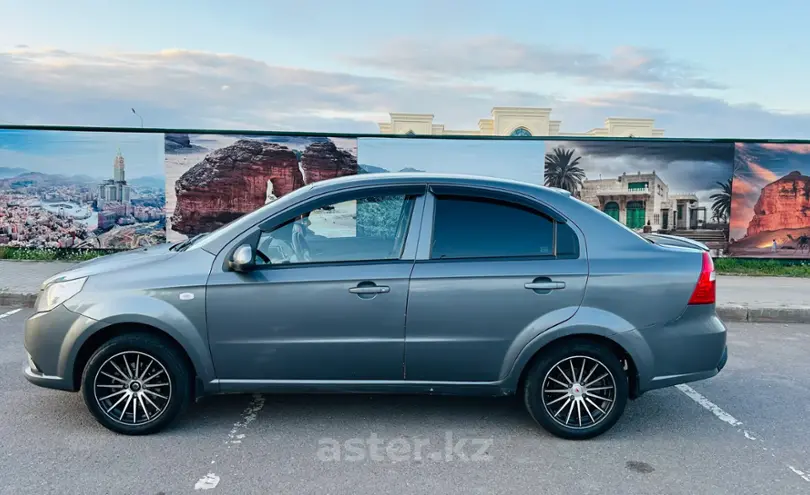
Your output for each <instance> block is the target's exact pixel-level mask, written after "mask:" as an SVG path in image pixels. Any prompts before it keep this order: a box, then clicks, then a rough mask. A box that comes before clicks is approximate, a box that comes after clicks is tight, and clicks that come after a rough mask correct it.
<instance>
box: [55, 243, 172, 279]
mask: <svg viewBox="0 0 810 495" xmlns="http://www.w3.org/2000/svg"><path fill="white" fill-rule="evenodd" d="M172 245H173V244H171V243H164V244H158V245H157V246H151V247H147V248H139V249H133V250H131V251H124V252H121V253H115V254H108V255H106V256H101V257H99V258H95V259H92V260H88V261H83V262H81V263H78V264H76V265H74V266H73V267H71V268H69V269H67V270H64V271H62V272H59V273H57V274H56V275H53V276H51V277H49V278H48V279H46V280H45V281H44V282H42V285H41V286H40V288H45V287H46V286H48V285H49V284H51V283H53V282H56V281H60V280H72V279H75V278H81V277H89V276H91V275H98V274H100V273H107V272H113V271H116V272H117V271H121V270H124V269H128V268H133V267H136V266H139V265H144V264H147V263H150V264H151V263H156V262H159V261H163V260H166V259H169V258H172V257H174V256H176V255H177V254H178V253H177V252H176V251H171V250H170V249H169V248H171V247H172Z"/></svg>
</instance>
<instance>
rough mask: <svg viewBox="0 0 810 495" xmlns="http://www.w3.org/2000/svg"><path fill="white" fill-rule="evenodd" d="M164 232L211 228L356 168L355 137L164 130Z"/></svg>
mask: <svg viewBox="0 0 810 495" xmlns="http://www.w3.org/2000/svg"><path fill="white" fill-rule="evenodd" d="M165 157H166V215H167V220H166V223H167V226H166V236H167V239H168V240H169V241H176V240H182V239H185V238H186V237H188V236H193V235H197V234H203V233H206V232H211V231H213V230H215V229H217V228H219V227H221V226H222V225H225V224H226V223H228V222H230V221H232V220H234V219H236V218H238V217H240V216H242V215H244V214H246V213H249V212H251V211H253V210H255V209H257V208H259V207H261V206H263V205H265V204H267V203H269V202H271V201H274V200H276V199H278V198H280V197H281V196H284V195H285V194H287V193H289V192H291V191H294V190H295V189H298V188H299V187H302V186H304V185H306V184H310V183H313V182H318V181H321V180H325V179H331V178H334V177H341V176H345V175H353V174H356V173H357V172H358V167H357V140H356V139H342V138H326V137H306V136H237V135H213V134H205V135H203V134H200V135H197V134H191V135H187V134H167V135H166V136H165Z"/></svg>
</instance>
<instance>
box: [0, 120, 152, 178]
mask: <svg viewBox="0 0 810 495" xmlns="http://www.w3.org/2000/svg"><path fill="white" fill-rule="evenodd" d="M119 149H120V150H121V154H122V155H123V156H124V164H125V167H126V174H127V178H128V179H135V178H138V177H143V176H162V175H163V137H162V136H160V135H157V134H124V133H99V132H45V131H16V130H14V131H12V130H0V167H6V168H24V169H27V170H29V171H31V172H41V173H47V174H64V175H77V174H81V175H89V176H91V177H97V178H102V179H106V178H112V174H113V161H114V160H115V155H116V153H117V152H118V150H119Z"/></svg>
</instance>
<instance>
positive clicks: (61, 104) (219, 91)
mask: <svg viewBox="0 0 810 495" xmlns="http://www.w3.org/2000/svg"><path fill="white" fill-rule="evenodd" d="M625 57H627V55H625ZM0 74H3V77H0V94H2V95H3V106H2V107H1V108H0V120H2V121H5V122H8V123H18V124H59V125H96V126H132V127H137V126H140V121H139V120H138V119H137V117H135V116H133V115H132V113H131V111H130V108H135V109H136V110H137V112H138V114H140V115H141V116H143V118H144V125H145V126H146V127H174V128H214V129H215V128H225V129H227V128H231V129H233V128H236V129H272V130H297V131H323V132H361V133H375V132H377V131H378V127H377V125H376V123H377V122H381V121H387V120H388V113H389V112H412V113H432V114H435V116H436V122H437V123H441V124H445V126H446V128H448V129H475V128H476V127H477V122H478V120H479V119H480V118H484V117H487V116H488V114H489V111H490V109H491V108H492V107H493V106H530V107H551V108H552V109H553V113H552V118H554V119H555V120H560V119H561V120H563V125H562V130H563V131H570V132H583V131H586V130H588V129H591V128H593V127H597V126H601V123H602V122H603V121H604V119H605V118H606V117H610V116H613V117H643V118H655V119H656V123H655V125H656V127H658V128H663V129H665V130H666V135H667V136H672V137H693V136H699V137H707V136H708V137H759V138H761V137H768V138H786V139H787V138H803V137H806V129H808V128H810V115H807V114H793V115H782V114H778V113H774V112H769V111H768V110H767V109H764V108H762V107H760V106H757V105H731V104H729V103H727V102H725V101H723V100H720V99H717V98H710V97H705V96H694V95H688V94H683V93H676V92H672V91H668V92H660V93H657V92H652V91H624V92H612V93H603V94H599V95H597V96H593V97H590V98H588V99H581V100H577V99H568V100H564V99H558V98H555V97H553V96H550V95H547V94H543V93H539V92H533V91H521V90H512V89H509V88H508V87H499V86H493V85H488V84H483V83H470V82H464V81H452V82H449V81H446V80H444V81H436V80H417V79H412V78H407V77H401V76H394V75H391V76H387V77H381V76H376V77H371V76H367V75H358V74H353V73H348V72H327V71H317V70H310V69H302V68H295V67H280V66H273V65H269V64H267V63H264V62H261V61H258V60H253V59H250V58H247V57H241V56H237V55H228V54H216V53H207V52H198V51H188V50H164V51H160V52H151V53H79V52H68V51H65V50H43V49H36V48H16V49H13V50H10V51H6V52H0ZM224 87H227V88H228V89H227V90H223V88H224Z"/></svg>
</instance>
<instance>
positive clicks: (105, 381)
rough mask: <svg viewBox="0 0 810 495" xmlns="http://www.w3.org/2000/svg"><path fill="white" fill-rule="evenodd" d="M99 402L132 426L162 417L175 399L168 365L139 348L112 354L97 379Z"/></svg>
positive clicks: (95, 387) (112, 415)
mask: <svg viewBox="0 0 810 495" xmlns="http://www.w3.org/2000/svg"><path fill="white" fill-rule="evenodd" d="M93 393H94V395H95V399H96V402H97V403H98V405H99V407H100V408H101V410H102V411H103V412H104V414H105V415H106V416H108V417H109V418H110V419H112V420H113V421H115V422H117V423H121V424H124V425H131V426H139V425H144V424H146V423H151V422H152V421H155V420H156V419H157V418H159V417H160V416H161V415H162V414H163V412H164V411H165V410H166V407H167V406H168V405H169V403H170V401H171V399H172V385H171V380H170V378H169V374H168V372H167V371H166V367H165V366H164V365H163V363H161V362H160V361H159V360H158V359H156V358H155V357H153V356H150V355H149V354H146V353H144V352H139V351H126V352H120V353H118V354H115V355H114V356H112V357H110V358H108V359H107V360H106V361H104V363H103V364H102V365H101V367H99V369H98V372H97V373H96V376H95V378H94V380H93Z"/></svg>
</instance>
